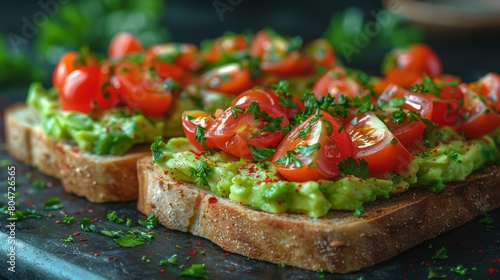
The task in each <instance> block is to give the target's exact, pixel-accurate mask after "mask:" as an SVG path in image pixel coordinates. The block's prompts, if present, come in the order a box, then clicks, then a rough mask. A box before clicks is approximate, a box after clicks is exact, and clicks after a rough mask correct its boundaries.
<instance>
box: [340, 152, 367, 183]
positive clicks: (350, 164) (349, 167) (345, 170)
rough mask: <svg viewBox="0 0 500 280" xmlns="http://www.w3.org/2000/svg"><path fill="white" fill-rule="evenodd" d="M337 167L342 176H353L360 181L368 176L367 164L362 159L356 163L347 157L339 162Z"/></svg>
mask: <svg viewBox="0 0 500 280" xmlns="http://www.w3.org/2000/svg"><path fill="white" fill-rule="evenodd" d="M337 167H338V169H339V171H340V172H341V173H342V174H343V175H353V176H356V177H358V178H361V179H367V178H368V177H369V176H370V173H369V171H368V162H366V160H364V159H361V160H360V161H357V160H355V159H354V158H353V157H347V158H346V159H344V160H342V161H340V163H339V164H337Z"/></svg>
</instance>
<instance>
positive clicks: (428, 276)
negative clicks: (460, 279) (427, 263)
mask: <svg viewBox="0 0 500 280" xmlns="http://www.w3.org/2000/svg"><path fill="white" fill-rule="evenodd" d="M446 277H447V275H446V274H438V273H436V272H435V271H434V270H432V268H429V274H428V275H427V279H436V278H440V279H444V278H446Z"/></svg>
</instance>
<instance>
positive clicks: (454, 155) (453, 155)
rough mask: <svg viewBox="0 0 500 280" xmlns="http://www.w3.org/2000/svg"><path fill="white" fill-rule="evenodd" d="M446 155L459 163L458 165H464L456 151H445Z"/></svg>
mask: <svg viewBox="0 0 500 280" xmlns="http://www.w3.org/2000/svg"><path fill="white" fill-rule="evenodd" d="M444 154H445V155H446V156H447V157H448V158H449V159H451V160H453V161H455V162H457V163H462V160H460V159H459V158H458V154H457V152H456V151H454V150H452V149H449V150H448V151H445V152H444Z"/></svg>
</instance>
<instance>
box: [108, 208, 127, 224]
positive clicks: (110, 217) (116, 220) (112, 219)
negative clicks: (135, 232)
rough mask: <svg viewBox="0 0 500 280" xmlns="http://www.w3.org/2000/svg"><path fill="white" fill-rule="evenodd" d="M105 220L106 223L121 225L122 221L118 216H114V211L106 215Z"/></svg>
mask: <svg viewBox="0 0 500 280" xmlns="http://www.w3.org/2000/svg"><path fill="white" fill-rule="evenodd" d="M106 218H107V219H108V221H110V222H113V223H115V224H123V222H124V220H123V219H122V218H120V217H118V214H116V211H112V212H109V213H108V214H107V215H106Z"/></svg>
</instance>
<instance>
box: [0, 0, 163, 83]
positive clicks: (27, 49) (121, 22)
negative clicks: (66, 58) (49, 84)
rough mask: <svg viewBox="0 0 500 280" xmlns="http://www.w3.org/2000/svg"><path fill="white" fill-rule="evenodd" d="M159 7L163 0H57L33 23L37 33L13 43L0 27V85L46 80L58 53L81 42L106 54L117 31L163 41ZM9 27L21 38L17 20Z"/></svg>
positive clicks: (74, 48)
mask: <svg viewBox="0 0 500 280" xmlns="http://www.w3.org/2000/svg"><path fill="white" fill-rule="evenodd" d="M39 8H40V10H42V8H41V7H39ZM163 11H164V1H162V0H143V1H135V0H123V1H116V0H102V1H101V0H73V1H70V2H68V3H65V4H61V5H59V6H58V9H57V12H54V14H53V15H52V14H51V15H50V16H48V21H47V22H46V24H44V25H41V26H36V29H37V30H36V31H37V32H36V36H35V37H34V38H33V39H31V38H28V39H29V40H27V41H23V42H25V43H23V44H17V45H15V44H14V46H13V44H12V42H10V39H9V37H8V36H9V35H8V34H1V33H0V73H2V75H0V87H4V86H14V85H21V84H26V83H29V82H33V81H48V80H50V71H47V70H48V69H51V68H52V67H53V66H55V64H57V62H58V61H59V58H60V57H61V56H62V54H63V53H64V52H66V51H69V50H79V49H80V48H81V47H82V46H83V45H87V46H89V47H90V49H91V50H92V52H94V53H96V54H97V55H98V56H105V54H106V51H107V46H108V43H109V41H110V40H111V38H112V37H113V36H114V35H115V34H116V33H118V32H120V31H128V32H131V33H133V34H135V35H136V36H137V37H139V39H141V41H142V42H143V43H144V45H151V44H153V43H159V42H165V41H167V40H168V38H169V34H168V32H167V31H166V30H165V28H164V27H162V26H161V19H162V16H163ZM26 17H27V18H28V19H29V18H30V15H26ZM12 33H14V34H15V36H19V38H24V37H23V34H22V27H21V26H20V27H19V30H17V32H16V30H14V31H13V32H12ZM11 35H12V34H11ZM24 39H26V38H24ZM24 39H23V40H24ZM18 42H19V41H18Z"/></svg>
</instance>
